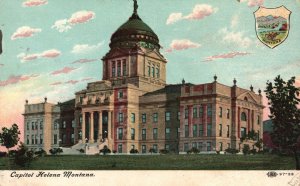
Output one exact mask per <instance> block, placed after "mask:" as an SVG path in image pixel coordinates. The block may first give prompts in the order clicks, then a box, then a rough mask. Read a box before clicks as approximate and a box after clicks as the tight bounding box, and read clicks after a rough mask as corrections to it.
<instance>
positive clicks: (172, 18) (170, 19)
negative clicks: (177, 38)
mask: <svg viewBox="0 0 300 186" xmlns="http://www.w3.org/2000/svg"><path fill="white" fill-rule="evenodd" d="M181 19H183V16H182V13H171V14H170V15H169V17H168V19H167V23H166V24H167V25H170V24H173V23H175V22H177V21H179V20H181Z"/></svg>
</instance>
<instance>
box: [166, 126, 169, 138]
mask: <svg viewBox="0 0 300 186" xmlns="http://www.w3.org/2000/svg"><path fill="white" fill-rule="evenodd" d="M166 139H170V128H166Z"/></svg>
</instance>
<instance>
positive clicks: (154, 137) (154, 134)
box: [153, 128, 157, 140]
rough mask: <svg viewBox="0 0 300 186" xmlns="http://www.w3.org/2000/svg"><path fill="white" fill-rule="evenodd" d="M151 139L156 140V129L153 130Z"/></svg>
mask: <svg viewBox="0 0 300 186" xmlns="http://www.w3.org/2000/svg"><path fill="white" fill-rule="evenodd" d="M153 139H154V140H157V128H154V129H153Z"/></svg>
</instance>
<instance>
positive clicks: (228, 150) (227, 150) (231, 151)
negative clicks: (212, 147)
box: [225, 148, 239, 154]
mask: <svg viewBox="0 0 300 186" xmlns="http://www.w3.org/2000/svg"><path fill="white" fill-rule="evenodd" d="M225 152H226V153H229V154H236V153H238V152H239V151H238V150H237V149H233V148H228V149H225Z"/></svg>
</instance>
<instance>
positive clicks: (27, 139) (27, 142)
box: [26, 135, 29, 145]
mask: <svg viewBox="0 0 300 186" xmlns="http://www.w3.org/2000/svg"><path fill="white" fill-rule="evenodd" d="M26 144H27V145H29V135H27V138H26Z"/></svg>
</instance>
